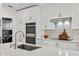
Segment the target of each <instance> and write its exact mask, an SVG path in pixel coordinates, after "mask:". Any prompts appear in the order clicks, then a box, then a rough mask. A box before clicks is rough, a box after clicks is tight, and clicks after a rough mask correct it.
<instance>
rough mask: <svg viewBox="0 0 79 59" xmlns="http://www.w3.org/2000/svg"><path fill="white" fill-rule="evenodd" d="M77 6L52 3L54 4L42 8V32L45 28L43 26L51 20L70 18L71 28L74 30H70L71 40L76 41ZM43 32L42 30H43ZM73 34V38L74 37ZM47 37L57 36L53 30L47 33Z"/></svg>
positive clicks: (78, 24)
mask: <svg viewBox="0 0 79 59" xmlns="http://www.w3.org/2000/svg"><path fill="white" fill-rule="evenodd" d="M78 15H79V4H74V3H73V4H72V3H71V4H69V3H65V4H64V3H62V4H60V3H57V4H56V3H54V4H49V5H47V6H44V7H42V30H43V29H44V28H45V25H48V22H49V21H50V20H51V19H54V18H55V19H56V18H59V16H61V17H72V24H71V28H72V29H74V30H72V33H71V34H72V35H71V38H72V39H74V40H75V39H77V40H78V33H77V31H78V30H79V20H78V19H79V16H78ZM43 32H44V30H43ZM74 34H75V36H74ZM49 35H50V36H51V37H52V38H56V37H57V34H56V32H55V30H52V31H49Z"/></svg>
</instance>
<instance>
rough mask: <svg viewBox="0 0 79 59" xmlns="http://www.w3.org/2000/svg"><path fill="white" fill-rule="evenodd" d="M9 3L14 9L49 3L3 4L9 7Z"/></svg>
mask: <svg viewBox="0 0 79 59" xmlns="http://www.w3.org/2000/svg"><path fill="white" fill-rule="evenodd" d="M8 5H10V6H12V7H13V9H14V10H18V9H22V8H25V7H29V6H32V5H39V6H46V5H48V3H3V6H6V7H8Z"/></svg>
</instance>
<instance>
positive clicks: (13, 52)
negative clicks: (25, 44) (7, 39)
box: [0, 43, 79, 56]
mask: <svg viewBox="0 0 79 59" xmlns="http://www.w3.org/2000/svg"><path fill="white" fill-rule="evenodd" d="M10 44H11V43H6V44H0V45H1V46H0V55H3V56H79V51H75V50H69V49H62V48H56V47H45V46H41V47H42V48H40V49H36V50H33V51H27V50H23V49H19V48H17V49H14V48H10Z"/></svg>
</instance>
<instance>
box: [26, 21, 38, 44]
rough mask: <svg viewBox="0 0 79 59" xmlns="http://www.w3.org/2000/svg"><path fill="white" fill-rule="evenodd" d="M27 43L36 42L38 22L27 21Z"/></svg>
mask: <svg viewBox="0 0 79 59" xmlns="http://www.w3.org/2000/svg"><path fill="white" fill-rule="evenodd" d="M26 43H30V44H35V43H36V23H35V22H32V23H26Z"/></svg>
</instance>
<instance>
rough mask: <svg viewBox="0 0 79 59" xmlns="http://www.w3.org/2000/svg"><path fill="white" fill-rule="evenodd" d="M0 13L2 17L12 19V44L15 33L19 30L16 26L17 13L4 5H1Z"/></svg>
mask: <svg viewBox="0 0 79 59" xmlns="http://www.w3.org/2000/svg"><path fill="white" fill-rule="evenodd" d="M1 12H2V17H6V18H12V30H13V32H12V33H13V35H12V36H13V42H14V41H15V33H16V31H18V29H19V27H18V25H17V24H18V13H17V12H16V11H15V10H13V9H11V8H9V7H7V6H5V5H2V11H1ZM17 27H18V29H17Z"/></svg>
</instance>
